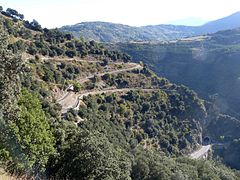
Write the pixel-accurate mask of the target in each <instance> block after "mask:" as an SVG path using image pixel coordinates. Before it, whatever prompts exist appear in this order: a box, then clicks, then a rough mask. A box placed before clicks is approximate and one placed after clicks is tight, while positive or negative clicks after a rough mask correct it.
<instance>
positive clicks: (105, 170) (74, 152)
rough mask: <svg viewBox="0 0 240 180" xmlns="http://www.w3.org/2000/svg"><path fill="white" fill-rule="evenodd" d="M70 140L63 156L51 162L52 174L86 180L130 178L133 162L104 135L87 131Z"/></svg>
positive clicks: (57, 176)
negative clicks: (131, 163)
mask: <svg viewBox="0 0 240 180" xmlns="http://www.w3.org/2000/svg"><path fill="white" fill-rule="evenodd" d="M67 143H68V144H66V145H64V146H65V148H64V149H62V151H61V153H60V154H61V156H60V157H59V158H57V159H56V160H55V161H52V164H50V166H49V167H50V169H49V170H48V172H49V173H50V174H49V175H50V177H53V178H56V179H83V180H85V179H86V180H87V179H130V162H129V160H127V158H126V155H125V154H124V153H123V151H121V150H119V149H118V148H116V147H114V146H113V145H112V144H111V143H110V142H109V141H108V139H107V138H105V137H104V136H103V135H102V134H100V133H98V132H92V133H90V132H89V131H86V130H84V131H82V132H80V133H78V134H77V135H76V136H75V137H72V141H71V142H67ZM64 146H62V147H64Z"/></svg>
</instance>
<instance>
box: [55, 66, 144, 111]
mask: <svg viewBox="0 0 240 180" xmlns="http://www.w3.org/2000/svg"><path fill="white" fill-rule="evenodd" d="M127 64H128V66H130V67H128V68H123V69H117V70H113V71H107V72H104V73H98V74H93V75H90V76H87V77H84V78H81V79H78V81H79V82H80V83H84V82H87V81H89V80H90V79H91V78H93V77H94V76H98V77H102V76H104V75H105V74H117V73H121V72H127V71H132V70H135V69H140V70H141V69H143V67H142V66H141V65H140V64H136V63H127ZM71 87H72V85H70V86H69V87H68V88H67V89H66V91H65V93H64V95H63V96H62V97H61V98H59V99H58V100H57V103H59V104H60V105H61V106H62V111H61V112H62V113H63V114H65V113H66V112H67V111H68V110H69V109H71V108H73V109H76V110H78V109H79V106H80V104H81V101H82V98H83V97H84V96H88V95H95V94H102V93H114V92H127V91H131V90H136V89H138V88H125V89H117V88H113V89H103V90H94V91H87V92H82V93H79V94H77V93H74V92H72V91H69V89H70V88H71ZM139 90H141V89H139Z"/></svg>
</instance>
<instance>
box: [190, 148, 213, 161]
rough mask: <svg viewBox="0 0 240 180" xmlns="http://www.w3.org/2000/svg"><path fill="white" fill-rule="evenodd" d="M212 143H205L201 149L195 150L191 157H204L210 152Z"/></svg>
mask: <svg viewBox="0 0 240 180" xmlns="http://www.w3.org/2000/svg"><path fill="white" fill-rule="evenodd" d="M211 147H212V145H205V146H204V145H203V146H202V147H201V148H200V149H198V150H197V151H194V152H192V153H191V154H190V156H189V157H190V158H191V159H200V158H203V157H204V155H206V154H207V153H208V151H209V150H210V149H211Z"/></svg>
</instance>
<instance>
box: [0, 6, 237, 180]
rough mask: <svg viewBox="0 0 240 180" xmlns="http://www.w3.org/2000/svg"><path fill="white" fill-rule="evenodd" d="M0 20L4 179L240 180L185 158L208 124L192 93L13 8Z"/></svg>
mask: <svg viewBox="0 0 240 180" xmlns="http://www.w3.org/2000/svg"><path fill="white" fill-rule="evenodd" d="M0 9H2V8H0ZM0 18H1V19H0V21H1V24H0V25H1V28H0V37H1V41H0V42H1V44H0V60H1V63H0V90H1V93H0V101H1V103H0V109H1V117H0V128H1V132H4V133H1V134H0V168H1V169H4V171H5V172H6V173H8V175H12V178H16V179H18V178H23V179H27V178H32V179H124V180H125V179H139V180H140V179H166V180H168V179H189V180H190V179H191V180H192V179H239V177H240V174H239V172H238V171H235V170H232V169H229V168H227V167H226V166H224V165H223V164H221V163H220V162H215V161H213V160H192V159H189V158H188V154H189V153H190V152H192V151H193V150H195V149H196V148H198V147H199V146H200V145H201V143H202V133H203V127H204V126H205V125H207V124H209V123H210V121H209V122H207V120H208V119H209V118H210V114H208V113H209V109H211V105H207V104H206V102H205V101H203V100H202V99H200V98H199V97H198V95H197V94H196V93H195V92H193V91H192V90H190V89H189V88H187V87H185V86H179V85H175V84H173V83H171V82H169V81H168V80H167V79H165V78H163V77H158V76H157V75H156V74H154V73H153V72H152V71H151V70H149V69H148V68H147V67H146V66H144V65H143V64H136V63H131V62H129V61H130V57H129V56H127V55H126V54H123V53H119V52H118V51H112V50H108V49H106V48H105V47H103V46H102V45H100V44H98V43H96V42H94V41H90V42H87V41H85V40H77V39H75V38H74V37H72V36H71V35H70V34H65V33H61V32H59V31H58V30H49V29H42V28H41V26H40V25H39V24H38V23H37V21H33V22H28V21H25V20H24V16H23V15H22V14H19V13H18V12H17V11H16V10H13V9H7V10H6V12H5V11H2V10H1V15H0ZM211 117H216V116H215V114H211ZM218 135H219V134H217V135H216V136H218ZM0 178H1V175H0Z"/></svg>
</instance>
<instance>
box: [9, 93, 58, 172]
mask: <svg viewBox="0 0 240 180" xmlns="http://www.w3.org/2000/svg"><path fill="white" fill-rule="evenodd" d="M18 106H19V109H20V115H19V118H18V119H17V120H16V121H15V122H14V123H13V124H12V128H13V129H14V133H15V136H16V138H17V142H18V143H19V144H20V146H21V150H22V152H23V153H24V154H25V156H26V157H25V158H26V159H25V160H26V162H25V163H24V164H21V165H22V166H23V168H26V169H28V168H30V169H31V168H35V170H37V171H41V170H43V168H44V167H45V164H46V163H47V161H48V158H49V156H50V155H52V154H54V152H55V150H54V137H53V135H52V132H51V129H50V126H49V122H48V120H47V118H46V116H45V113H44V111H43V110H42V106H41V103H40V101H39V100H38V98H37V97H36V96H35V95H33V94H31V93H29V92H28V91H27V90H26V89H23V90H22V94H21V98H20V99H19V101H18ZM21 165H20V166H21Z"/></svg>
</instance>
